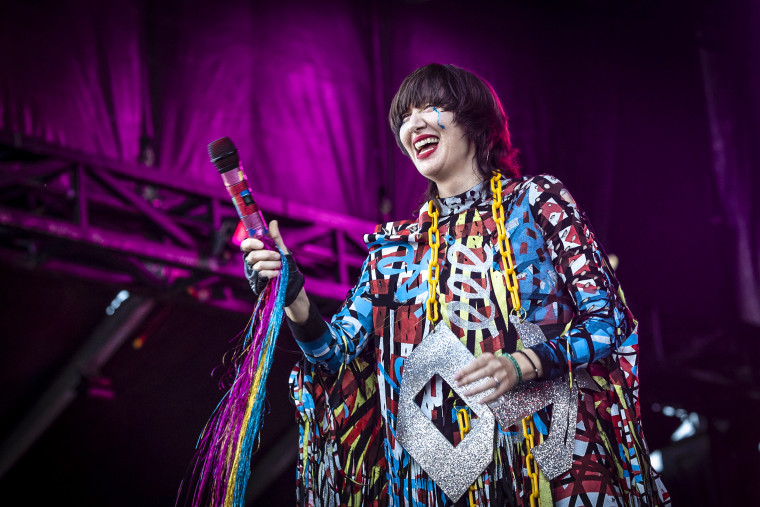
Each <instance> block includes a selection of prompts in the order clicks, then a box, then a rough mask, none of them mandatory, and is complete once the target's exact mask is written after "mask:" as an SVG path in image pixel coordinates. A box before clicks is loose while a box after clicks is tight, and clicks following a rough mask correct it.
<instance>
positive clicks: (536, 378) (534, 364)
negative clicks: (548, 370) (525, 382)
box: [515, 350, 538, 380]
mask: <svg viewBox="0 0 760 507" xmlns="http://www.w3.org/2000/svg"><path fill="white" fill-rule="evenodd" d="M515 354H522V355H523V356H525V359H527V360H528V362H529V363H530V365H531V366H532V367H533V371H534V372H535V374H536V376H535V380H538V368H536V363H534V362H533V359H531V358H530V356H529V355H528V354H526V353H525V352H523V351H522V350H518V351H517V352H515Z"/></svg>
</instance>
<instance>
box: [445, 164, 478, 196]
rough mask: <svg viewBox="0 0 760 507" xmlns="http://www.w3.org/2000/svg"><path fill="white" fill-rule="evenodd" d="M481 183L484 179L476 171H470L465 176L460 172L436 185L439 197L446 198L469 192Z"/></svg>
mask: <svg viewBox="0 0 760 507" xmlns="http://www.w3.org/2000/svg"><path fill="white" fill-rule="evenodd" d="M481 181H483V178H482V177H481V176H480V175H479V174H478V173H477V172H475V171H474V170H470V171H467V172H466V173H464V174H463V173H461V172H460V173H459V174H457V176H456V177H454V178H451V179H449V180H447V181H436V182H435V184H436V187H438V197H441V198H444V197H451V196H453V195H458V194H461V193H463V192H467V191H468V190H470V189H471V188H472V187H474V186H475V185H477V184H478V183H480V182H481Z"/></svg>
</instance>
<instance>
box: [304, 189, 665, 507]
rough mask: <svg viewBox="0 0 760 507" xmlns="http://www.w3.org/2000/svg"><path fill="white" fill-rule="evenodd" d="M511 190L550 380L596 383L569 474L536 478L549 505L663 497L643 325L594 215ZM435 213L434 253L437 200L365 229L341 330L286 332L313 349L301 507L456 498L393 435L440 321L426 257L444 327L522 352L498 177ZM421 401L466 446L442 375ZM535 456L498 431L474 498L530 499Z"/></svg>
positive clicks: (521, 274)
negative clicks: (643, 397)
mask: <svg viewBox="0 0 760 507" xmlns="http://www.w3.org/2000/svg"><path fill="white" fill-rule="evenodd" d="M502 186H503V191H502V195H503V196H504V197H503V206H504V209H505V210H506V212H505V227H506V230H507V234H508V236H509V241H510V244H511V246H512V250H513V255H514V259H513V260H514V265H515V268H516V271H517V273H518V276H517V278H518V283H519V293H520V299H521V303H522V306H523V308H524V309H525V310H526V319H527V320H528V321H530V322H533V323H536V324H538V325H540V326H541V327H542V329H543V330H544V334H545V335H546V337H547V339H548V341H547V342H545V343H542V344H539V345H536V346H533V347H532V349H533V350H534V351H535V352H536V354H537V355H538V357H539V358H540V359H541V363H542V366H543V371H544V378H558V377H566V376H567V374H568V371H569V368H572V369H573V370H575V369H579V368H585V369H587V371H588V372H589V374H590V376H591V378H593V380H594V384H596V387H595V388H594V389H581V390H580V394H579V396H578V419H577V427H576V431H575V449H574V455H573V460H574V461H573V465H572V468H571V469H570V470H569V471H568V472H566V473H565V474H563V475H561V476H559V477H558V478H556V479H554V480H552V481H548V480H546V478H545V477H543V475H540V480H539V487H538V489H539V494H540V499H541V504H542V505H544V506H546V505H566V506H574V505H600V506H601V505H605V506H606V505H664V504H668V503H669V497H668V494H667V492H666V491H665V490H664V488H663V487H662V484H661V482H660V480H659V478H658V477H657V475H656V473H655V472H654V470H652V469H651V466H650V464H649V458H648V451H647V447H646V443H645V441H644V439H643V436H642V433H641V424H640V413H639V402H638V371H637V356H638V341H637V334H636V322H635V320H634V319H633V316H632V315H631V312H630V311H629V310H628V308H627V306H626V303H625V300H624V299H623V295H622V292H621V291H620V287H619V286H618V282H617V280H616V279H615V276H614V274H613V272H612V270H611V269H610V268H609V266H608V263H607V259H606V256H605V254H604V252H603V251H602V249H601V247H600V246H599V244H598V243H597V241H596V238H595V237H594V234H593V231H592V230H591V227H590V225H589V222H588V220H587V219H586V217H585V215H584V214H583V213H582V212H581V211H580V210H579V208H578V207H577V206H576V204H575V201H574V200H573V198H572V197H571V196H570V194H569V193H568V191H567V190H566V189H565V188H564V186H563V185H562V183H561V182H560V181H559V180H557V179H556V178H554V177H552V176H547V175H543V176H536V177H531V178H522V179H503V180H502ZM440 204H441V208H442V209H441V216H440V218H439V225H438V228H439V231H440V238H441V247H440V253H439V256H438V259H432V260H431V258H430V248H429V247H428V230H429V229H430V226H431V218H430V216H429V215H428V213H427V211H426V210H427V207H425V208H424V209H423V210H422V211H420V214H419V218H418V219H417V220H413V221H404V222H394V223H389V224H386V225H382V226H379V227H378V229H377V230H376V232H375V233H374V234H370V235H367V236H365V241H366V243H367V247H368V249H369V256H368V258H367V260H366V261H365V263H364V266H363V268H362V273H361V277H360V279H359V282H358V283H357V284H356V286H355V287H354V288H353V289H352V291H351V292H350V293H349V295H348V298H347V301H346V303H345V304H344V306H343V307H342V308H341V310H340V311H339V312H338V313H337V314H336V315H335V316H334V317H333V318H332V320H331V322H330V323H329V324H328V323H324V321H321V320H319V319H317V321H318V322H319V323H318V324H316V325H315V324H314V322H315V321H314V319H310V321H311V322H312V324H310V325H308V326H306V327H299V326H291V327H292V329H293V330H294V334H295V335H296V339H297V341H298V344H299V346H300V347H301V349H302V350H303V351H304V355H305V360H303V361H301V362H300V363H299V364H298V365H296V367H295V369H294V370H293V372H292V374H291V389H292V396H293V399H294V401H295V404H296V407H297V409H298V412H297V413H298V417H297V419H298V421H299V424H300V428H301V441H300V459H299V466H298V493H297V495H298V501H299V503H300V504H302V505H412V506H430V505H453V502H452V501H451V500H450V499H448V498H447V497H446V495H445V494H444V493H443V492H442V491H441V489H440V488H439V487H438V486H437V485H436V484H435V483H434V482H433V481H432V480H431V479H430V478H429V477H428V476H427V474H426V473H425V470H423V469H422V468H421V467H420V466H419V465H418V464H417V463H416V462H415V460H414V459H412V458H411V456H410V455H409V454H408V453H407V452H406V451H405V450H404V448H403V447H402V446H401V445H400V444H399V442H398V441H397V440H396V438H395V437H396V416H397V413H398V398H399V388H400V384H401V380H402V377H403V369H404V361H405V359H406V358H407V357H408V356H409V354H410V353H411V352H412V350H414V348H415V346H416V345H417V344H419V343H420V342H421V340H422V338H423V336H424V335H425V333H426V332H427V331H428V330H429V327H430V324H429V322H428V320H427V318H426V312H425V301H426V299H427V296H428V281H427V278H428V276H427V272H428V265H429V263H430V262H437V263H438V264H439V265H440V270H441V271H440V280H439V291H440V300H439V302H440V309H441V319H442V324H443V325H446V326H449V327H450V328H451V329H452V330H453V331H454V333H455V334H456V335H457V336H458V337H459V338H460V339H461V341H462V343H463V344H464V345H465V346H466V347H467V348H468V349H469V350H470V351H471V352H472V353H473V354H474V355H475V356H478V355H479V354H481V353H483V352H492V353H493V354H495V355H500V354H504V353H511V352H515V351H516V350H519V349H522V348H523V344H522V343H521V341H520V339H519V337H518V336H517V334H516V333H515V331H514V329H513V328H514V326H512V325H510V323H509V320H508V316H509V314H510V310H511V308H510V304H511V303H510V298H509V296H508V293H507V290H506V285H505V277H504V265H503V260H502V258H501V255H500V253H499V250H498V246H497V233H496V224H495V221H494V218H493V216H492V211H491V196H490V189H489V187H488V182H485V183H482V184H480V185H478V186H476V187H475V188H473V189H471V190H470V191H468V192H466V193H464V194H461V195H458V196H454V197H450V198H446V199H441V202H440ZM416 402H417V403H418V404H419V406H420V408H421V409H422V411H423V412H424V413H425V414H426V415H427V416H428V417H429V418H430V419H431V421H432V422H433V423H434V425H435V426H436V427H437V428H438V429H439V431H441V433H443V435H444V436H445V437H446V438H448V439H449V440H450V441H451V442H452V444H453V445H456V444H457V443H458V442H459V441H460V440H461V439H462V438H463V435H460V433H459V425H458V424H457V418H456V413H457V410H458V409H459V408H463V407H464V408H466V406H465V405H464V404H463V402H462V401H461V400H460V399H459V398H458V397H457V396H456V394H455V393H454V392H453V391H452V389H451V388H450V387H449V386H448V385H447V384H446V382H444V381H443V380H442V379H441V378H440V377H438V376H436V377H434V378H433V379H431V381H430V382H429V383H428V384H427V386H426V387H425V389H424V390H423V391H421V392H420V394H419V395H418V396H417V398H416ZM550 418H551V409H550V408H547V409H543V410H541V411H539V412H537V413H536V414H534V420H535V422H536V426H537V430H538V432H539V433H541V435H540V436H539V440H541V439H543V438H545V437H546V435H547V428H548V423H549V421H550ZM525 455H526V449H525V439H524V437H523V434H522V429H521V428H518V427H517V426H514V427H507V428H504V427H499V428H498V429H497V431H496V432H495V434H494V459H493V461H492V462H491V464H490V465H489V466H488V467H487V468H486V470H485V471H484V472H483V473H482V474H481V477H480V478H479V479H478V481H477V482H476V483H475V491H474V500H475V502H476V504H477V505H489V506H503V505H527V504H528V502H527V498H528V497H529V496H530V494H531V481H530V479H529V477H528V476H527V473H526V469H525ZM441 459H443V460H445V459H447V458H446V457H445V456H442V457H441ZM453 465H454V466H455V464H453ZM467 502H469V500H468V495H465V496H464V497H463V498H462V499H460V501H459V502H457V505H459V504H462V505H465V504H466V503H467Z"/></svg>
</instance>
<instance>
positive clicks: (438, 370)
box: [396, 325, 496, 502]
mask: <svg viewBox="0 0 760 507" xmlns="http://www.w3.org/2000/svg"><path fill="white" fill-rule="evenodd" d="M473 359H475V356H473V355H472V353H471V352H470V351H469V350H467V347H465V346H464V345H463V344H462V342H461V341H459V338H457V336H456V335H455V334H454V333H453V332H452V331H451V329H449V328H448V327H446V326H445V325H438V326H436V328H435V329H434V330H433V331H432V332H431V333H429V334H427V335H426V336H425V337H424V338H423V339H422V342H421V343H420V344H419V345H418V346H417V348H415V349H414V350H413V351H412V353H411V354H409V357H407V358H406V361H404V374H403V378H402V380H401V394H400V396H399V409H398V423H397V425H396V439H397V440H398V442H399V443H400V444H401V445H402V446H403V447H404V449H406V451H407V452H408V453H409V454H410V455H411V456H412V458H414V459H415V461H417V463H419V464H420V466H421V467H422V468H423V470H425V472H426V473H427V474H428V475H429V476H430V478H431V479H433V481H435V483H436V484H437V485H438V486H439V487H440V488H441V489H442V490H443V492H444V493H446V496H448V497H449V498H450V499H451V500H452V501H454V502H456V501H457V500H458V499H459V498H460V497H461V496H462V495H463V494H464V493H465V492H466V491H467V489H468V488H469V487H470V485H471V484H472V483H473V482H475V480H477V478H478V476H479V475H480V474H481V473H483V470H485V469H486V467H487V466H488V464H489V463H490V462H491V460H492V459H493V440H494V431H495V426H496V424H495V420H494V416H493V414H492V413H491V411H490V410H489V409H488V407H486V406H485V405H483V404H482V403H480V400H481V399H482V398H484V397H485V396H487V395H488V394H490V393H491V391H492V389H489V390H487V391H485V392H483V393H479V394H476V395H474V396H466V395H465V394H464V391H465V388H464V387H457V386H456V382H455V381H454V374H455V373H456V372H457V371H459V370H460V369H461V368H463V367H464V366H465V365H466V364H467V363H469V362H470V361H472V360H473ZM435 374H438V375H440V376H441V378H443V379H444V380H445V381H446V382H447V383H448V384H449V385H450V386H451V388H452V389H453V391H454V392H455V393H457V394H458V395H459V396H460V397H461V398H462V401H464V402H465V403H466V404H467V405H469V407H470V409H471V410H472V411H473V412H474V413H475V414H477V416H478V417H477V418H474V419H472V421H471V429H470V432H469V433H467V435H465V436H464V438H463V439H462V441H461V442H460V443H459V445H457V446H456V447H455V446H453V445H451V443H450V442H449V441H448V440H447V439H446V437H444V436H443V435H442V434H441V432H440V431H438V428H436V427H435V426H434V425H433V423H432V422H431V421H430V420H429V419H428V418H427V417H426V416H425V414H423V413H422V410H420V407H419V406H417V404H416V403H415V402H414V397H415V395H416V394H417V393H418V392H419V391H420V390H421V389H422V388H423V387H425V385H426V384H427V383H428V382H429V381H430V379H431V378H433V377H434V376H435ZM486 381H487V379H483V380H481V381H479V382H475V383H473V384H470V385H468V386H467V388H470V387H474V386H476V385H479V384H480V383H482V382H486Z"/></svg>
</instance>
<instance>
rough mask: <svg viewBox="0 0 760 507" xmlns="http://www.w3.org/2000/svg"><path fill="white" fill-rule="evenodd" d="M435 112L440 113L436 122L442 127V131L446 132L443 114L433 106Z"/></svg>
mask: <svg viewBox="0 0 760 507" xmlns="http://www.w3.org/2000/svg"><path fill="white" fill-rule="evenodd" d="M433 111H435V112H436V113H438V118H437V119H436V120H435V122H436V123H437V124H438V126H439V127H441V130H446V126H445V125H442V124H441V112H440V111H439V110H438V108H437V107H435V106H433Z"/></svg>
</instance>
